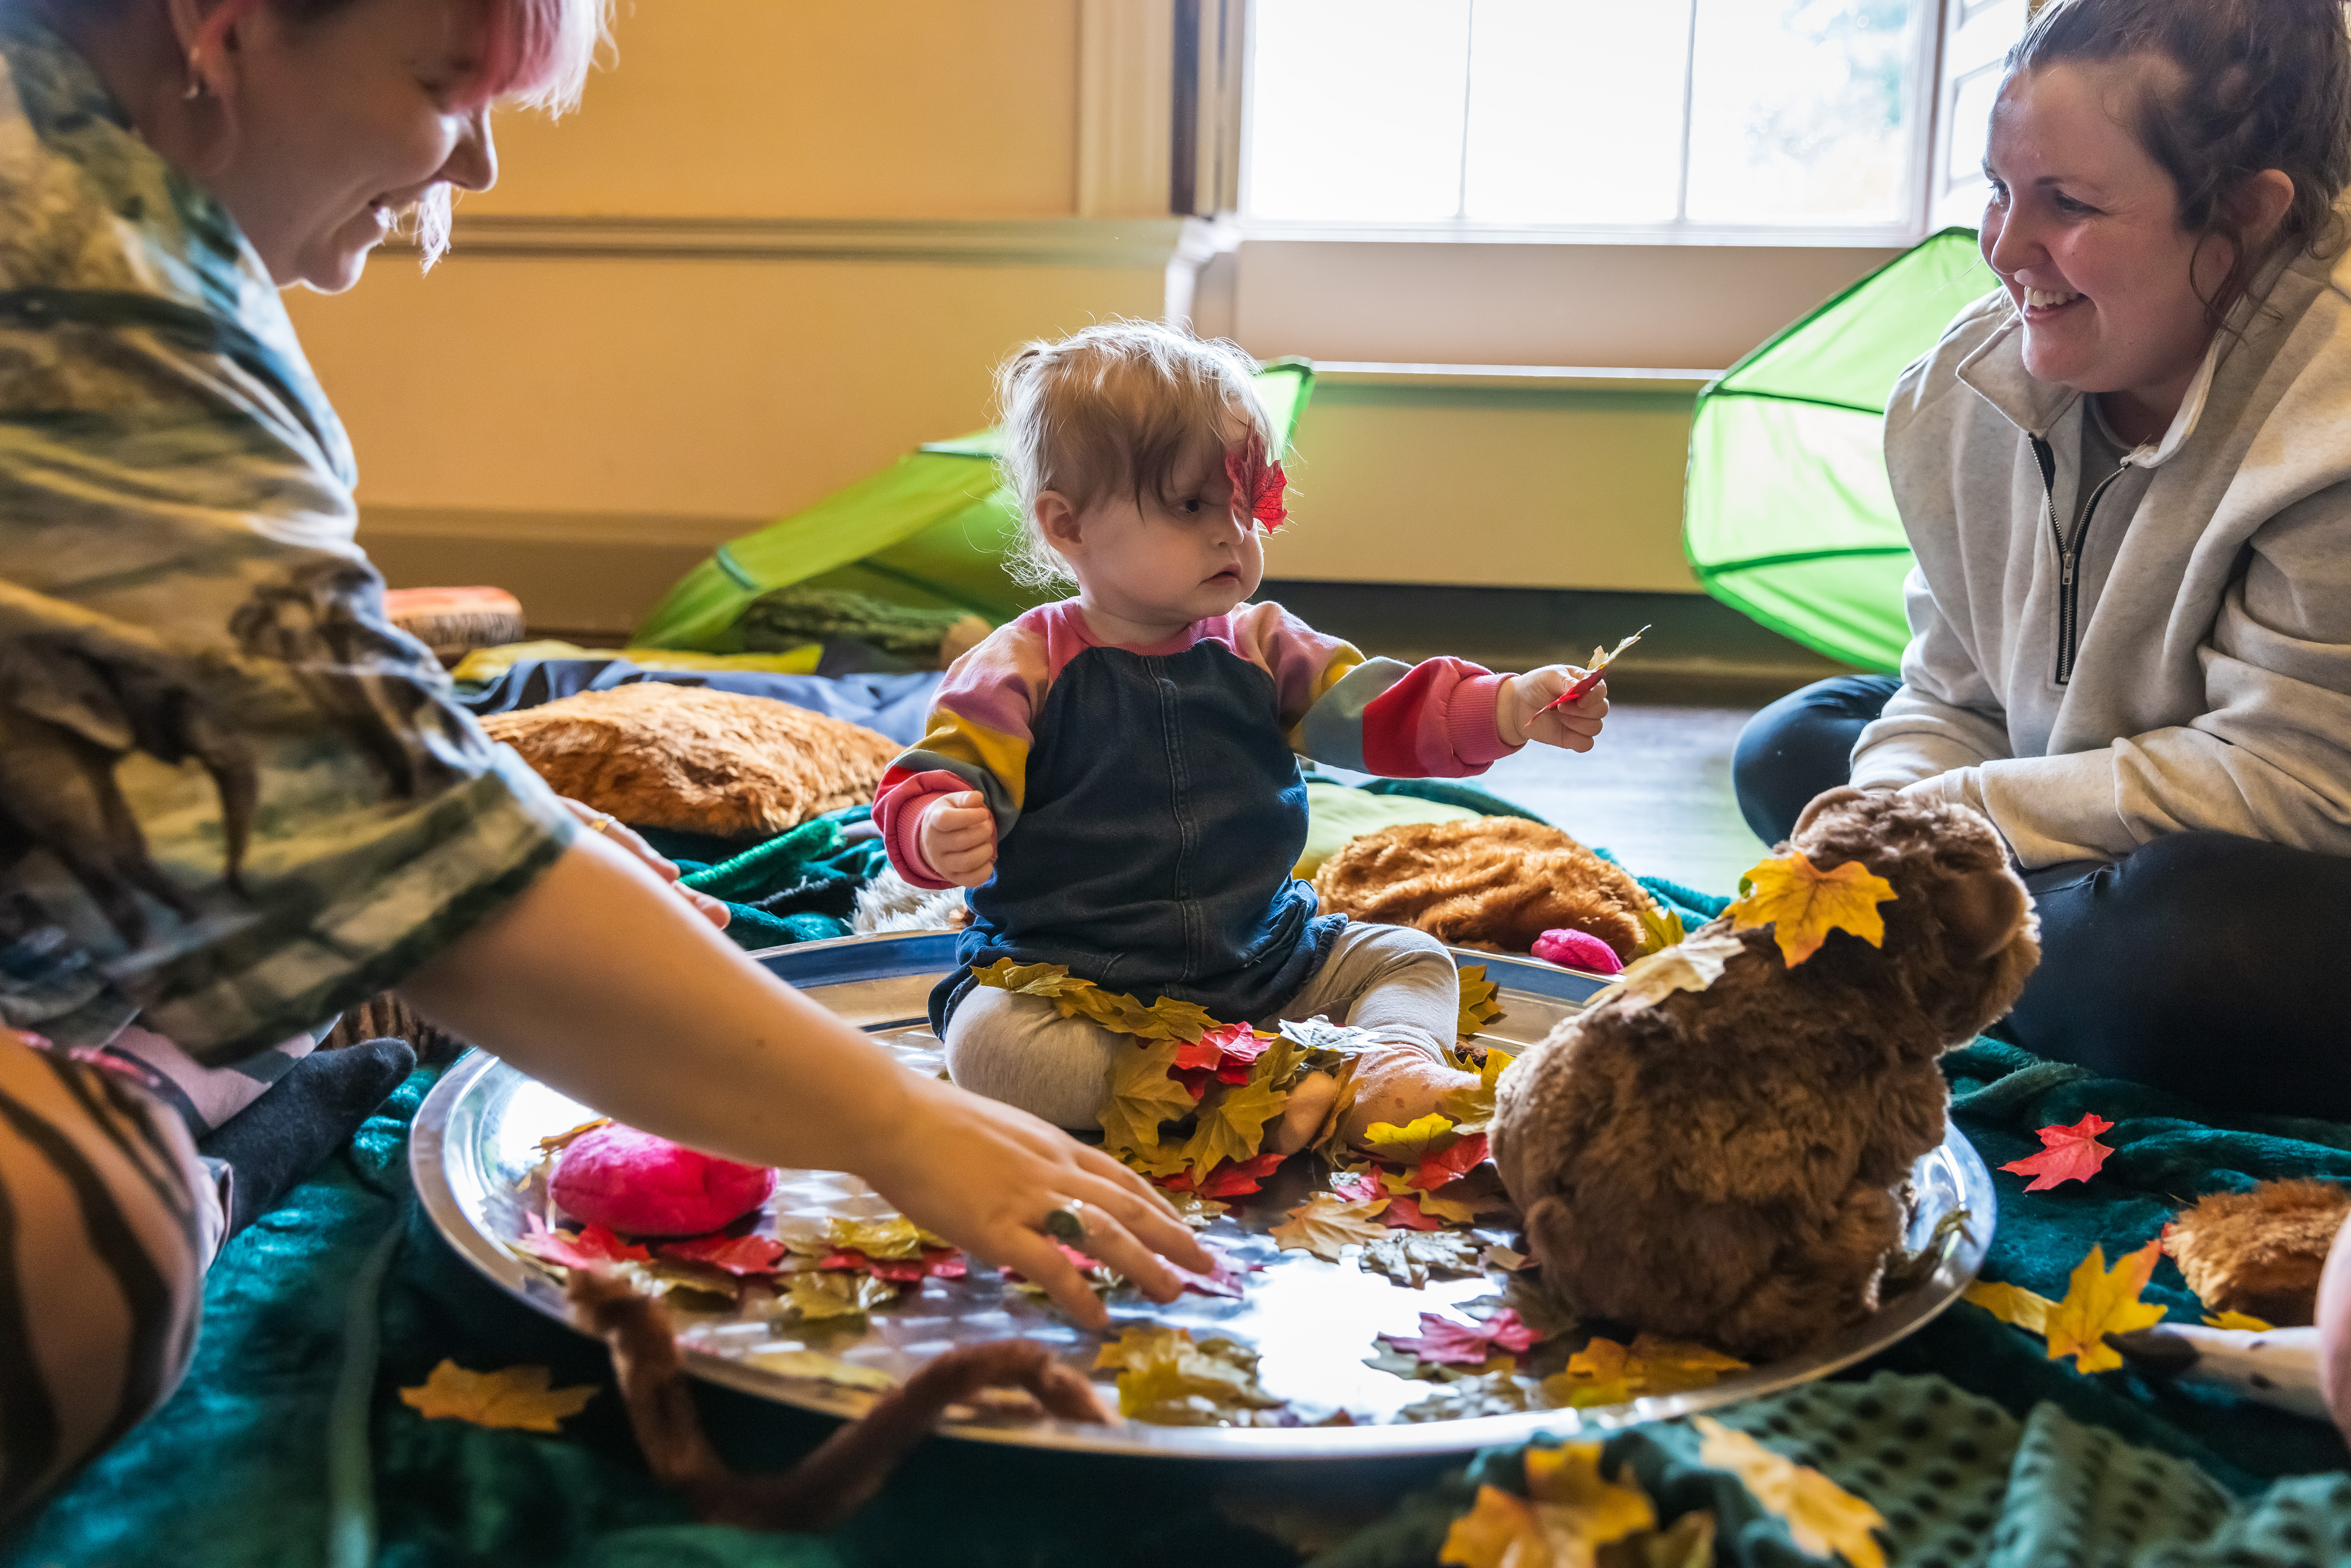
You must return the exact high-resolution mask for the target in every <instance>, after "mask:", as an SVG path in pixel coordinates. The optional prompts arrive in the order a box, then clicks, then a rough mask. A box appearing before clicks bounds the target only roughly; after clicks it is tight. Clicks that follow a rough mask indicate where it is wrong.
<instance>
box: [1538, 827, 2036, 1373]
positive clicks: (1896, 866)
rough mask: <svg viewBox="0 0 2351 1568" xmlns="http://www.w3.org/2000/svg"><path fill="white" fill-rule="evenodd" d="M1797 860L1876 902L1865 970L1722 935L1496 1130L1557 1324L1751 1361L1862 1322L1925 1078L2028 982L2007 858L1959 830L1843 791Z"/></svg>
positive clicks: (1567, 1036) (1893, 1227)
mask: <svg viewBox="0 0 2351 1568" xmlns="http://www.w3.org/2000/svg"><path fill="white" fill-rule="evenodd" d="M1791 850H1793V851H1794V852H1800V853H1801V854H1802V856H1803V857H1804V859H1805V861H1806V862H1809V865H1810V866H1811V867H1812V868H1816V869H1817V871H1818V872H1819V873H1832V874H1834V873H1837V868H1839V867H1843V866H1846V865H1847V864H1848V862H1860V865H1861V867H1863V868H1865V870H1866V872H1867V873H1870V874H1872V875H1874V876H1876V877H1882V878H1884V879H1885V883H1886V886H1887V887H1888V889H1889V892H1888V894H1886V897H1885V899H1884V900H1883V901H1881V902H1879V903H1878V904H1876V915H1877V916H1878V917H1880V918H1882V919H1883V922H1884V933H1883V938H1882V945H1879V946H1873V945H1871V943H1870V942H1869V941H1867V940H1865V937H1864V936H1860V935H1855V933H1854V932H1853V931H1852V930H1850V929H1836V930H1830V931H1828V932H1827V933H1826V934H1825V936H1824V937H1823V939H1822V940H1821V942H1820V945H1819V946H1818V948H1817V950H1815V951H1812V952H1811V953H1810V954H1809V955H1808V956H1805V957H1804V958H1803V959H1802V961H1801V962H1796V963H1791V962H1789V961H1788V957H1789V956H1792V949H1791V950H1783V948H1782V945H1781V942H1780V941H1779V940H1777V938H1779V937H1780V936H1782V935H1783V934H1782V933H1781V932H1780V931H1778V930H1777V929H1775V925H1773V924H1759V925H1754V926H1753V927H1752V928H1750V929H1747V930H1738V929H1736V928H1735V921H1734V919H1733V918H1732V917H1731V915H1726V916H1725V917H1724V918H1722V919H1719V920H1717V921H1715V922H1713V923H1712V924H1711V925H1708V926H1706V927H1705V928H1704V929H1703V930H1702V931H1700V932H1699V933H1698V934H1697V936H1693V937H1691V938H1689V939H1688V940H1687V941H1686V942H1685V943H1684V945H1683V946H1682V947H1681V948H1679V949H1668V950H1667V952H1666V953H1665V954H1662V955H1658V956H1655V957H1653V958H1651V959H1649V960H1646V961H1645V963H1646V965H1647V966H1651V967H1649V968H1647V969H1646V972H1645V971H1644V968H1643V967H1640V966H1636V967H1635V969H1634V970H1631V971H1628V973H1627V984H1626V985H1625V987H1624V988H1622V989H1620V990H1618V991H1616V992H1615V993H1614V994H1613V995H1611V996H1609V997H1606V998H1602V999H1599V1000H1597V1001H1596V1002H1595V1004H1594V1005H1593V1006H1592V1007H1590V1008H1588V1009H1585V1010H1584V1011H1583V1012H1582V1013H1579V1014H1578V1015H1577V1016H1575V1017H1574V1018H1572V1019H1567V1020H1566V1021H1564V1022H1563V1023H1562V1024H1561V1025H1560V1027H1559V1028H1557V1029H1556V1030H1552V1033H1551V1035H1550V1037H1549V1038H1547V1039H1546V1040H1543V1042H1542V1043H1541V1044H1540V1045H1538V1046H1536V1047H1535V1048H1534V1049H1533V1050H1531V1051H1529V1052H1528V1053H1527V1054H1526V1055H1525V1056H1523V1057H1521V1058H1520V1060H1519V1061H1518V1062H1517V1063H1516V1064H1514V1065H1513V1066H1512V1067H1511V1068H1510V1071H1507V1072H1505V1073H1504V1074H1503V1075H1502V1078H1501V1082H1500V1083H1499V1090H1498V1099H1497V1104H1496V1107H1495V1113H1494V1120H1493V1125H1492V1136H1493V1149H1494V1157H1495V1160H1496V1163H1497V1164H1498V1165H1499V1166H1500V1167H1501V1173H1502V1180H1503V1183H1504V1185H1505V1186H1507V1187H1508V1188H1509V1190H1510V1196H1511V1197H1513V1198H1514V1199H1516V1200H1517V1202H1518V1204H1519V1206H1520V1208H1521V1209H1522V1210H1523V1211H1524V1213H1525V1216H1526V1228H1527V1236H1528V1239H1529V1245H1530V1246H1531V1249H1532V1253H1533V1256H1534V1257H1535V1259H1536V1260H1538V1261H1539V1262H1540V1263H1541V1265H1542V1272H1543V1280H1544V1281H1545V1283H1546V1284H1547V1285H1549V1286H1550V1287H1551V1289H1552V1291H1555V1292H1556V1293H1557V1294H1558V1295H1559V1296H1560V1297H1561V1299H1562V1301H1565V1302H1566V1303H1567V1304H1568V1305H1570V1306H1571V1307H1573V1309H1574V1310H1575V1311H1576V1312H1580V1313H1582V1314H1583V1315H1584V1316H1587V1317H1593V1318H1605V1319H1609V1320H1612V1321H1614V1322H1622V1323H1626V1324H1630V1325H1633V1326H1635V1327H1636V1328H1640V1329H1646V1330H1648V1331H1650V1332H1652V1333H1660V1334H1665V1335H1667V1336H1670V1337H1675V1338H1688V1339H1696V1340H1702V1341H1704V1342H1706V1343H1709V1344H1714V1345H1719V1346H1720V1347H1721V1348H1723V1349H1725V1350H1728V1351H1730V1352H1733V1353H1734V1354H1740V1355H1742V1356H1745V1357H1747V1358H1748V1359H1750V1360H1758V1361H1760V1360H1767V1359H1770V1358H1772V1357H1775V1356H1780V1355H1783V1354H1788V1353H1789V1352H1792V1351H1795V1350H1798V1349H1801V1348H1802V1347H1803V1346H1804V1345H1805V1344H1806V1343H1810V1342H1812V1341H1813V1340H1816V1339H1819V1338H1821V1337H1823V1336H1824V1335H1826V1334H1829V1333H1834V1331H1836V1330H1838V1329H1840V1328H1843V1327H1844V1326H1846V1325H1847V1324H1850V1323H1852V1322H1857V1321H1858V1320H1860V1319H1861V1318H1863V1317H1865V1316H1866V1315H1868V1314H1869V1313H1870V1312H1874V1311H1876V1307H1877V1286H1878V1280H1879V1277H1880V1275H1881V1274H1882V1273H1883V1272H1884V1270H1885V1266H1886V1257H1887V1254H1888V1253H1889V1251H1891V1250H1892V1249H1894V1248H1895V1247H1896V1246H1897V1245H1898V1244H1899V1242H1900V1241H1901V1239H1902V1234H1903V1204H1902V1201H1901V1199H1900V1198H1899V1197H1897V1196H1896V1188H1898V1187H1899V1186H1901V1185H1902V1184H1903V1183H1904V1182H1905V1181H1906V1180H1907V1177H1908V1176H1909V1173H1910V1169H1911V1166H1912V1165H1913V1163H1914V1162H1916V1161H1917V1158H1918V1156H1920V1155H1924V1154H1926V1153H1927V1152H1928V1150H1930V1149H1933V1148H1934V1147H1935V1146H1936V1145H1938V1144H1939V1143H1941V1142H1942V1139H1943V1110H1944V1104H1945V1102H1946V1099H1947V1093H1946V1090H1945V1087H1944V1083H1943V1078H1942V1074H1941V1073H1940V1071H1938V1069H1937V1067H1936V1058H1937V1057H1938V1056H1940V1055H1941V1054H1942V1052H1943V1051H1945V1050H1946V1049H1948V1048H1949V1047H1950V1046H1952V1045H1954V1044H1957V1043H1959V1042H1961V1041H1964V1040H1969V1039H1970V1038H1972V1037H1973V1036H1974V1035H1975V1034H1976V1033H1977V1031H1978V1030H1981V1029H1982V1028H1983V1027H1984V1026H1985V1025H1986V1024H1989V1023H1991V1021H1992V1020H1993V1019H1997V1018H1999V1017H2000V1016H2001V1014H2003V1013H2005V1012H2006V1011H2007V1010H2008V1009H2009V1007H2010V1006H2011V1004H2012V1003H2013V1002H2014V1001H2015V999H2016V997H2017V994H2018V993H2019V992H2020V991H2021V990H2022V988H2023V986H2024V981H2025V977H2026V976H2028V975H2029V974H2031V973H2032V967H2033V966H2034V965H2035V964H2036V963H2038V962H2039V961H2040V956H2041V949H2040V944H2039V941H2038V925H2037V922H2036V921H2035V920H2034V918H2033V915H2032V900H2031V897H2030V895H2029V894H2027V893H2026V892H2025V890H2024V884H2023V883H2022V882H2021V881H2019V880H2018V879H2017V876H2016V874H2015V873H2013V872H2012V871H2011V870H2010V869H2009V863H2008V854H2007V851H2006V849H2005V848H2004V847H2003V846H2002V844H2001V840H2000V837H1999V835H1998V834H1996V833H1995V832H1994V831H1992V829H1991V826H1990V824H1988V823H1987V822H1985V821H1984V820H1983V819H1982V818H1981V817H1980V816H1978V815H1976V814H1975V813H1974V812H1972V811H1970V810H1966V809H1965V808H1963V807H1957V806H1950V805H1945V804H1941V803H1939V802H1931V801H1926V800H1910V799H1905V798H1903V797H1900V796H1897V795H1892V794H1884V793H1877V794H1863V793H1861V792H1859V791H1856V790H1850V789H1846V790H1834V791H1831V792H1830V793H1828V794H1825V795H1823V796H1822V797H1821V798H1820V799H1819V800H1815V801H1814V802H1813V804H1812V806H1811V807H1810V808H1808V809H1807V810H1806V811H1805V813H1804V816H1803V818H1802V820H1801V821H1799V822H1798V823H1797V824H1796V832H1795V836H1794V838H1793V839H1792V841H1791V843H1790V844H1786V845H1782V846H1781V851H1780V852H1781V853H1782V855H1783V856H1784V855H1787V854H1788V853H1789V852H1790V851H1791ZM1769 863H1771V862H1767V864H1769ZM1787 863H1792V862H1787ZM1763 869H1764V868H1762V867H1758V868H1757V870H1758V872H1759V873H1760V872H1761V871H1762V870H1763ZM1859 875H1860V873H1858V872H1847V873H1844V876H1845V877H1847V878H1854V877H1858V876H1859ZM1837 885H1838V886H1840V887H1844V888H1850V887H1852V886H1853V885H1855V884H1854V883H1853V882H1851V881H1845V882H1843V883H1838V884H1837ZM1873 885H1875V884H1873ZM1738 913H1740V912H1739V911H1736V910H1734V912H1733V914H1734V915H1736V914H1738ZM1748 913H1750V915H1751V913H1752V911H1750V912H1748ZM1784 918H1787V917H1783V919H1784ZM1864 924H1866V923H1865V922H1864ZM1716 965H1719V973H1718V974H1716V975H1714V977H1713V978H1712V979H1711V983H1705V980H1706V975H1707V972H1708V970H1710V969H1711V968H1713V967H1714V966H1716ZM1685 983H1686V984H1685ZM1677 985H1683V986H1684V987H1685V988H1675V987H1676V986H1677ZM1695 987H1702V988H1695Z"/></svg>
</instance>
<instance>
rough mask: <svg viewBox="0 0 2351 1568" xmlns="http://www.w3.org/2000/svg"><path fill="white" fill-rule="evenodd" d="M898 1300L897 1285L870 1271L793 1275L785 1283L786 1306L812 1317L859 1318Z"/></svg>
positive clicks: (812, 1318) (808, 1317) (806, 1316)
mask: <svg viewBox="0 0 2351 1568" xmlns="http://www.w3.org/2000/svg"><path fill="white" fill-rule="evenodd" d="M897 1299H898V1287H897V1286H895V1285H893V1284H892V1283H891V1282H890V1281H887V1280H877V1279H875V1278H874V1277H873V1276H872V1275H871V1274H857V1273H843V1272H839V1271H834V1272H828V1273H821V1274H794V1275H792V1276H791V1277H790V1278H789V1281H787V1282H786V1284H785V1286H784V1305H785V1306H787V1307H789V1308H790V1309H791V1310H792V1311H793V1312H796V1313H798V1314H799V1316H800V1317H802V1318H806V1319H810V1320H816V1319H823V1318H853V1317H860V1316H862V1315H863V1314H865V1313H867V1312H872V1310H873V1309H874V1308H876V1307H886V1306H888V1305H889V1304H890V1303H891V1302H892V1301H896V1300H897Z"/></svg>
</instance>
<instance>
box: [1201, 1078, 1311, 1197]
mask: <svg viewBox="0 0 2351 1568" xmlns="http://www.w3.org/2000/svg"><path fill="white" fill-rule="evenodd" d="M1289 1103H1290V1096H1289V1094H1288V1093H1287V1092H1283V1091H1281V1090H1279V1089H1269V1088H1267V1087H1266V1086H1265V1085H1264V1084H1263V1083H1260V1082H1254V1081H1252V1082H1248V1083H1236V1084H1233V1085H1231V1086H1229V1087H1228V1088H1227V1089H1226V1090H1225V1092H1223V1093H1222V1094H1218V1095H1216V1096H1215V1097H1214V1098H1213V1099H1212V1100H1211V1101H1210V1102H1209V1103H1207V1104H1205V1105H1203V1106H1201V1107H1200V1121H1199V1124H1198V1125H1197V1126H1196V1127H1194V1128H1193V1130H1192V1136H1191V1139H1190V1141H1189V1142H1187V1143H1186V1144H1185V1145H1184V1159H1185V1162H1186V1164H1188V1165H1189V1166H1191V1167H1192V1176H1193V1179H1194V1180H1195V1181H1197V1180H1199V1179H1201V1178H1203V1177H1205V1176H1207V1174H1208V1173H1209V1172H1210V1171H1212V1170H1215V1169H1216V1168H1217V1166H1219V1165H1222V1164H1223V1163H1224V1162H1225V1161H1227V1160H1235V1161H1238V1160H1246V1159H1250V1158H1253V1157H1254V1156H1255V1155H1256V1154H1257V1151H1258V1146H1259V1145H1261V1144H1263V1143H1264V1142H1265V1128H1266V1124H1267V1123H1269V1122H1270V1121H1272V1120H1273V1119H1274V1118H1275V1117H1277V1116H1279V1115H1280V1114H1281V1113H1282V1111H1283V1110H1284V1108H1286V1107H1287V1106H1288V1105H1289Z"/></svg>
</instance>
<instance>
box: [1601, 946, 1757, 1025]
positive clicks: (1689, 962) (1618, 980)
mask: <svg viewBox="0 0 2351 1568" xmlns="http://www.w3.org/2000/svg"><path fill="white" fill-rule="evenodd" d="M1746 951H1747V944H1746V943H1744V942H1741V941H1740V939H1739V938H1738V937H1736V936H1732V935H1731V934H1730V933H1729V932H1728V931H1717V932H1715V933H1713V934H1712V935H1710V936H1708V935H1700V936H1693V937H1691V938H1690V939H1689V940H1688V941H1687V942H1683V943H1679V944H1677V946H1671V947H1667V948H1666V949H1664V950H1663V951H1661V952H1656V953H1652V954H1650V955H1648V956H1646V957H1643V958H1635V959H1634V960H1633V961H1632V963H1630V964H1628V965H1626V966H1625V972H1624V973H1623V974H1621V975H1619V976H1617V977H1615V978H1614V980H1612V981H1610V982H1609V983H1608V985H1607V987H1606V988H1604V989H1603V990H1602V991H1600V992H1599V993H1598V994H1597V995H1595V996H1593V998H1592V999H1591V1000H1590V1001H1589V1002H1587V1003H1585V1004H1584V1005H1585V1007H1587V1008H1596V1007H1598V1006H1599V1005H1600V1004H1601V1003H1603V1002H1604V1001H1609V1000H1613V999H1614V998H1616V997H1618V996H1625V997H1630V998H1632V1000H1633V1002H1634V1004H1635V1006H1639V1007H1656V1005H1657V1004H1658V1003H1660V1002H1662V1001H1664V1000H1665V999H1666V998H1667V997H1669V996H1672V995H1673V994H1674V993H1675V992H1676V991H1703V990H1706V989H1708V988H1710V987H1711V986H1712V985H1713V984H1714V983H1715V981H1717V980H1719V979H1720V978H1722V971H1723V968H1724V967H1725V966H1727V965H1728V964H1729V962H1730V960H1731V959H1733V958H1736V957H1738V956H1740V954H1742V953H1744V952H1746Z"/></svg>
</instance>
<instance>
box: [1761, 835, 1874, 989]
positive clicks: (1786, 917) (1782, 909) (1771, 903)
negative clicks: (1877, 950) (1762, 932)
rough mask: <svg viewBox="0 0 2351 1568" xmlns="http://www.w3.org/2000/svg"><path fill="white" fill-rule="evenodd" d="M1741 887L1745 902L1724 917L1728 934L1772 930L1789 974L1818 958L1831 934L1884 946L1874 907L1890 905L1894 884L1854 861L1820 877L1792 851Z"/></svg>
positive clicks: (1801, 854)
mask: <svg viewBox="0 0 2351 1568" xmlns="http://www.w3.org/2000/svg"><path fill="white" fill-rule="evenodd" d="M1740 886H1741V887H1742V888H1744V889H1746V891H1747V896H1746V897H1744V898H1741V899H1740V901H1739V902H1738V903H1736V904H1732V905H1731V906H1730V907H1729V909H1727V910H1725V911H1724V912H1723V913H1724V914H1726V915H1729V916H1730V924H1731V928H1732V929H1734V930H1738V931H1750V930H1752V929H1754V928H1755V927H1756V926H1759V925H1769V926H1771V927H1772V932H1771V935H1772V939H1773V940H1774V941H1776V942H1778V943H1779V944H1780V956H1781V958H1782V960H1783V961H1784V962H1785V963H1786V964H1787V966H1788V967H1790V968H1794V967H1796V966H1797V965H1799V964H1801V963H1802V962H1803V961H1804V960H1805V959H1807V958H1809V957H1811V956H1813V954H1815V953H1817V952H1819V951H1820V950H1821V944H1822V943H1823V942H1825V941H1827V940H1828V936H1829V933H1830V932H1832V931H1850V932H1852V933H1853V934H1854V935H1855V936H1858V937H1860V938H1861V939H1862V940H1863V941H1865V942H1866V943H1868V944H1869V945H1870V946H1873V947H1882V946H1885V945H1886V917H1885V916H1884V915H1880V914H1878V913H1877V906H1878V905H1879V904H1886V903H1890V902H1891V901H1892V900H1893V899H1894V897H1895V896H1896V895H1895V892H1894V884H1893V883H1890V882H1888V881H1886V879H1885V878H1884V877H1882V876H1879V875H1877V874H1876V873H1873V872H1872V871H1871V870H1870V869H1869V868H1868V867H1867V866H1865V865H1864V864H1862V863H1861V862H1859V861H1847V862H1844V864H1843V865H1841V866H1838V867H1836V868H1835V869H1834V870H1833V871H1822V870H1821V869H1819V868H1818V867H1817V866H1815V865H1813V862H1811V861H1809V860H1807V859H1805V858H1804V852H1803V851H1802V850H1796V851H1794V852H1791V853H1790V854H1789V855H1788V857H1787V858H1786V859H1785V860H1768V861H1764V862H1761V863H1759V864H1757V865H1755V866H1754V867H1752V868H1751V869H1750V870H1749V872H1748V873H1747V874H1746V875H1745V876H1744V877H1741V878H1740Z"/></svg>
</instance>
